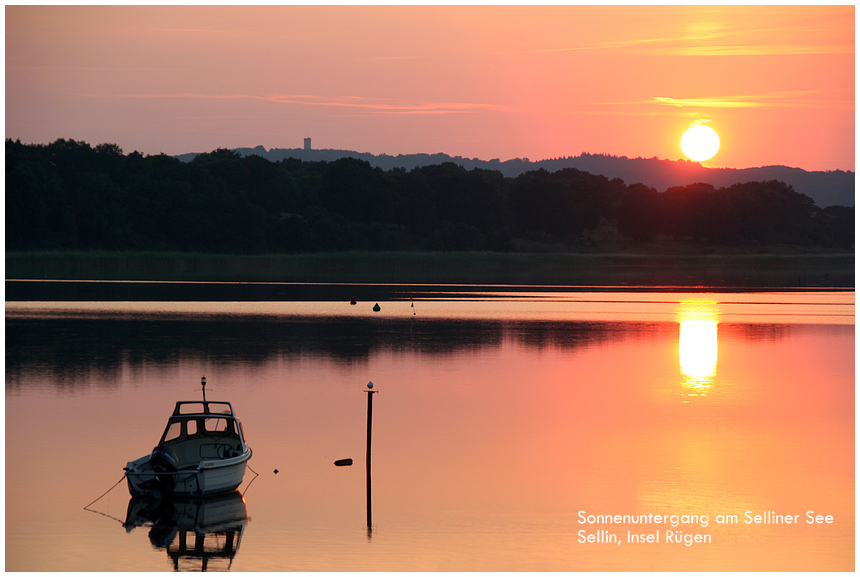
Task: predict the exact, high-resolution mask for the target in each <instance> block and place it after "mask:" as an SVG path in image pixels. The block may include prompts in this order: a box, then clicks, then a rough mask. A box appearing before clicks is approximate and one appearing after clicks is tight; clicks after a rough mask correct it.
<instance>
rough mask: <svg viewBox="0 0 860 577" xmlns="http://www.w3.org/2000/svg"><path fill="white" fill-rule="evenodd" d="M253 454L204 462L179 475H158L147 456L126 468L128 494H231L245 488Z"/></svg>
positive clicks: (184, 470)
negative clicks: (246, 474)
mask: <svg viewBox="0 0 860 577" xmlns="http://www.w3.org/2000/svg"><path fill="white" fill-rule="evenodd" d="M251 454H252V453H251V449H250V448H246V450H245V452H244V453H242V454H241V455H238V456H236V457H232V458H229V459H214V460H204V461H200V462H199V463H198V464H197V465H196V466H194V467H190V468H184V469H180V470H178V471H175V472H161V471H154V470H153V469H152V467H150V465H149V459H150V455H144V456H143V457H141V458H139V459H137V460H135V461H131V462H129V463H128V465H127V466H126V468H125V478H126V481H127V482H128V491H129V493H131V495H132V496H133V497H143V496H150V495H161V496H168V495H171V496H177V497H201V496H209V495H218V494H221V493H228V492H230V491H234V490H236V489H238V488H239V486H240V485H241V484H242V480H243V479H244V478H245V470H246V468H247V466H248V460H250V458H251Z"/></svg>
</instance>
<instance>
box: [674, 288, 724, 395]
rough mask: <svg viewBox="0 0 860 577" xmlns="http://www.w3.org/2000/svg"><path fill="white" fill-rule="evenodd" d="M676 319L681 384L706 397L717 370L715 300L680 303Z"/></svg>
mask: <svg viewBox="0 0 860 577" xmlns="http://www.w3.org/2000/svg"><path fill="white" fill-rule="evenodd" d="M678 322H679V324H680V333H679V337H678V358H679V361H680V365H681V376H682V385H683V386H685V387H687V388H688V389H689V393H688V394H690V395H691V396H696V395H699V396H705V395H707V393H708V389H710V388H711V386H712V385H713V381H714V377H715V376H716V373H717V349H718V347H717V303H715V302H682V303H681V307H680V310H679V311H678Z"/></svg>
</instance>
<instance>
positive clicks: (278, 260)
mask: <svg viewBox="0 0 860 577" xmlns="http://www.w3.org/2000/svg"><path fill="white" fill-rule="evenodd" d="M757 250H759V251H760V252H753V251H752V250H735V251H725V250H719V249H708V250H703V249H702V248H701V247H696V248H695V249H693V248H691V247H686V248H685V247H673V248H671V249H667V248H666V247H655V246H640V247H636V248H635V249H632V250H631V252H593V253H586V252H580V253H528V254H527V253H489V252H450V253H441V252H440V253H431V252H415V253H413V252H336V253H314V254H292V255H286V254H273V255H226V254H201V253H178V252H177V253H173V252H119V251H92V252H85V251H74V252H71V251H70V252H7V253H6V277H5V278H6V279H7V280H12V279H18V280H47V279H50V280H60V281H65V280H128V281H136V280H137V281H198V282H247V283H253V282H292V283H296V282H298V283H343V284H350V283H356V284H360V283H386V284H480V285H509V286H511V285H549V286H585V287H625V286H631V287H632V286H640V287H698V288H708V287H712V288H716V289H720V288H722V289H725V288H731V287H737V288H744V289H749V288H815V287H834V288H853V287H854V286H855V285H854V282H855V281H854V253H853V251H851V252H846V251H829V252H824V251H817V252H804V251H800V250H796V249H792V248H787V247H782V248H777V249H768V248H761V249H757ZM697 251H698V252H697Z"/></svg>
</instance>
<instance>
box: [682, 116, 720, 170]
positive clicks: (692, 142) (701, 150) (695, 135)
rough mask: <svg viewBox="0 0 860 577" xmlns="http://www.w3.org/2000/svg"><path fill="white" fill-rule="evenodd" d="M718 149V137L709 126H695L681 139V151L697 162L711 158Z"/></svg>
mask: <svg viewBox="0 0 860 577" xmlns="http://www.w3.org/2000/svg"><path fill="white" fill-rule="evenodd" d="M719 149H720V136H719V135H718V134H717V131H716V130H714V129H713V128H711V127H710V126H705V125H703V124H697V125H695V126H693V127H691V128H689V129H687V132H685V133H684V136H682V137H681V150H683V151H684V154H686V155H687V156H688V157H689V158H691V159H692V160H695V161H697V162H699V161H702V160H708V159H709V158H712V157H713V156H714V155H715V154H716V153H717V151H718V150H719Z"/></svg>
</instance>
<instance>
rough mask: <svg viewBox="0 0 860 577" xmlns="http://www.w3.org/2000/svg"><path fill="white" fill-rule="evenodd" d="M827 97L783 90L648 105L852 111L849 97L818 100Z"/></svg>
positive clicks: (654, 101)
mask: <svg viewBox="0 0 860 577" xmlns="http://www.w3.org/2000/svg"><path fill="white" fill-rule="evenodd" d="M828 94H830V93H829V92H828V91H824V90H786V91H779V92H767V93H764V94H745V95H730V96H716V97H702V98H671V97H668V96H655V97H653V98H652V99H651V100H650V102H651V103H652V104H660V105H664V106H674V107H677V108H684V107H693V106H695V107H699V108H757V107H779V108H842V107H845V106H850V107H852V108H853V97H852V99H851V101H850V102H849V101H848V100H846V99H834V98H822V97H825V96H827V95H828Z"/></svg>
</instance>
